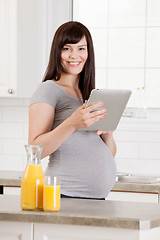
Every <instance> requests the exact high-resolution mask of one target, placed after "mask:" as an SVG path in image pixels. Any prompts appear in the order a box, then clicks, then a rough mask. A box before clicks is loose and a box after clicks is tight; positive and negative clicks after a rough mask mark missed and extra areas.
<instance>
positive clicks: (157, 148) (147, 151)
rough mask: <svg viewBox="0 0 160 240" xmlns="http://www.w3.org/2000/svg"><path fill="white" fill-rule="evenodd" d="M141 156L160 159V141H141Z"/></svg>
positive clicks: (142, 157)
mask: <svg viewBox="0 0 160 240" xmlns="http://www.w3.org/2000/svg"><path fill="white" fill-rule="evenodd" d="M139 157H140V158H141V159H158V160H160V142H159V143H151V142H148V143H140V144H139Z"/></svg>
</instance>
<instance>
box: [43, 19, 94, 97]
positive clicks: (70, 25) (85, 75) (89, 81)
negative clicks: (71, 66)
mask: <svg viewBox="0 0 160 240" xmlns="http://www.w3.org/2000/svg"><path fill="white" fill-rule="evenodd" d="M84 36H85V38H86V41H87V49H88V58H87V61H86V63H85V65H84V68H83V70H82V72H81V73H80V79H79V88H80V91H81V93H82V97H83V101H85V100H87V99H88V98H89V95H90V92H91V90H92V89H94V88H95V60H94V49H93V42H92V37H91V34H90V32H89V30H88V29H87V28H86V27H85V26H84V25H83V24H82V23H80V22H75V21H69V22H66V23H64V24H62V25H61V26H60V27H59V28H58V29H57V31H56V33H55V35H54V38H53V41H52V46H51V51H50V58H49V63H48V66H47V69H46V72H45V75H44V79H43V82H44V81H46V80H51V79H54V80H56V81H58V80H59V79H60V77H61V73H62V71H63V67H62V65H61V51H62V48H63V47H64V45H65V44H68V43H70V44H75V43H78V42H79V41H80V40H81V39H82V38H83V37H84Z"/></svg>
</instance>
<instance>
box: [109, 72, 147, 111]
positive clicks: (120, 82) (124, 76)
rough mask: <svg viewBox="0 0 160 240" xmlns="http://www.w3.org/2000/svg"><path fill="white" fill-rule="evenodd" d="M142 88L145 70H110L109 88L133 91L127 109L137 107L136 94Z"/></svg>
mask: <svg viewBox="0 0 160 240" xmlns="http://www.w3.org/2000/svg"><path fill="white" fill-rule="evenodd" d="M140 86H144V69H137V68H134V69H126V68H125V69H115V68H114V69H111V68H109V69H108V88H113V89H117V88H118V89H130V90H131V91H132V94H131V97H130V99H129V101H128V104H127V107H130V106H131V107H133V106H134V105H135V92H136V89H137V88H138V87H140Z"/></svg>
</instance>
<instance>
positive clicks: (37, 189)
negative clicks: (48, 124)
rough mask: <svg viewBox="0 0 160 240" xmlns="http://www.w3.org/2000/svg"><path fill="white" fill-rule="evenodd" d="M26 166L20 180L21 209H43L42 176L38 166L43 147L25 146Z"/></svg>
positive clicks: (40, 168) (39, 165)
mask: <svg viewBox="0 0 160 240" xmlns="http://www.w3.org/2000/svg"><path fill="white" fill-rule="evenodd" d="M25 149H26V152H27V165H26V168H25V170H24V173H23V176H22V180H21V208H22V209H29V210H36V209H42V208H43V180H44V174H43V171H42V167H41V164H40V159H41V153H42V149H43V146H40V145H25Z"/></svg>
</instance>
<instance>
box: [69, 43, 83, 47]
mask: <svg viewBox="0 0 160 240" xmlns="http://www.w3.org/2000/svg"><path fill="white" fill-rule="evenodd" d="M75 44H76V43H75ZM72 45H74V43H70V44H69V43H66V44H64V46H69V47H71V46H72ZM77 46H78V47H86V46H87V44H81V45H77Z"/></svg>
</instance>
